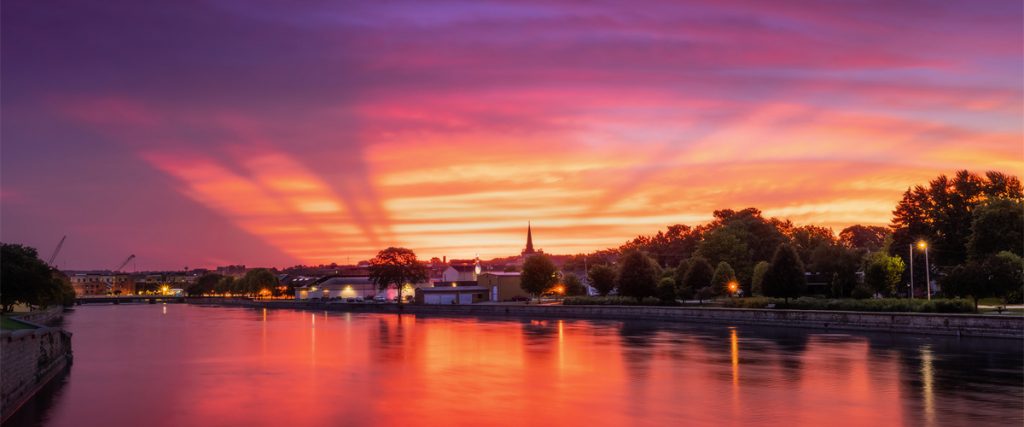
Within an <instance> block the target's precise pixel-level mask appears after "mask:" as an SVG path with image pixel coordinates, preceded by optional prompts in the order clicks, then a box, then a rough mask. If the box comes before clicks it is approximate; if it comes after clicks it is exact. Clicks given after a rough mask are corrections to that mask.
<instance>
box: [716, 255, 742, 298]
mask: <svg viewBox="0 0 1024 427" xmlns="http://www.w3.org/2000/svg"><path fill="white" fill-rule="evenodd" d="M735 281H736V272H735V271H733V270H732V267H731V266H729V263H727V262H725V261H722V262H720V263H718V266H717V267H715V273H714V275H712V278H711V290H712V291H714V292H715V294H716V295H722V294H729V293H730V291H729V284H730V283H733V282H735Z"/></svg>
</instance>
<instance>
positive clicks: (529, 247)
mask: <svg viewBox="0 0 1024 427" xmlns="http://www.w3.org/2000/svg"><path fill="white" fill-rule="evenodd" d="M536 253H537V251H535V250H533V225H532V224H530V223H529V222H527V223H526V247H525V248H523V252H522V256H523V258H527V257H529V256H530V255H534V254H536Z"/></svg>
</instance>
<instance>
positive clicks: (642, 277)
mask: <svg viewBox="0 0 1024 427" xmlns="http://www.w3.org/2000/svg"><path fill="white" fill-rule="evenodd" d="M659 273H660V272H659V271H658V264H657V263H656V262H655V261H654V260H653V259H651V258H649V257H648V256H647V255H645V254H644V253H643V252H640V251H629V252H627V253H626V254H625V255H623V257H622V264H621V265H620V266H619V274H618V276H617V277H616V282H617V283H618V287H619V295H622V296H627V297H634V298H636V299H637V300H638V301H639V300H641V299H644V298H646V297H649V296H654V295H655V293H656V291H657V287H658V276H659Z"/></svg>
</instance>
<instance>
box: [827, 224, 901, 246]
mask: <svg viewBox="0 0 1024 427" xmlns="http://www.w3.org/2000/svg"><path fill="white" fill-rule="evenodd" d="M890 235H892V231H891V230H889V229H888V228H886V227H879V226H877V225H860V224H857V225H851V226H849V227H846V228H844V229H843V231H840V232H839V244H841V245H843V246H844V247H846V248H848V249H863V250H865V251H869V252H875V251H877V250H879V249H881V248H882V244H883V242H885V238H886V237H889V236H890Z"/></svg>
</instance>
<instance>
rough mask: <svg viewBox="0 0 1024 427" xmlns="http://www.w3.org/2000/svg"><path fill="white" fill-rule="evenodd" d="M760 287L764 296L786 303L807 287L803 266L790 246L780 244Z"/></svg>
mask: <svg viewBox="0 0 1024 427" xmlns="http://www.w3.org/2000/svg"><path fill="white" fill-rule="evenodd" d="M761 286H762V288H763V292H764V294H765V295H766V296H770V297H780V298H785V299H786V301H787V302H788V301H789V299H790V298H795V297H798V296H800V294H801V293H803V291H804V289H805V288H806V287H807V278H806V277H805V276H804V264H803V262H801V261H800V256H799V255H797V253H796V250H794V249H793V247H792V246H790V245H787V244H782V245H779V247H778V249H776V250H775V255H774V256H772V262H771V264H770V265H769V266H768V270H767V271H765V273H764V282H763V283H762V284H761Z"/></svg>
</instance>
